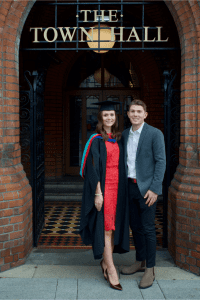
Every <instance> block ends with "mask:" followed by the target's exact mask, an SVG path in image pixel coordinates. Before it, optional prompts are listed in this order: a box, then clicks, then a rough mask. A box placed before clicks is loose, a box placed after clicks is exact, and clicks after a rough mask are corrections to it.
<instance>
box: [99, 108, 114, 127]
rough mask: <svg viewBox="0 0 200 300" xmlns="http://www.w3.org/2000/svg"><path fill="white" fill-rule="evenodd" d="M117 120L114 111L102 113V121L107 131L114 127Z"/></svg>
mask: <svg viewBox="0 0 200 300" xmlns="http://www.w3.org/2000/svg"><path fill="white" fill-rule="evenodd" d="M115 120H116V115H115V111H114V110H103V111H102V121H103V127H104V129H105V130H106V129H107V128H111V126H113V125H114V123H115Z"/></svg>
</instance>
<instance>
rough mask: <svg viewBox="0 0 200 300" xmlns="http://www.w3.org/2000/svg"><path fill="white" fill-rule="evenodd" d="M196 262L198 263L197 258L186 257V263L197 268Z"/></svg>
mask: <svg viewBox="0 0 200 300" xmlns="http://www.w3.org/2000/svg"><path fill="white" fill-rule="evenodd" d="M196 262H197V260H196V259H195V258H192V257H186V263H188V264H189V265H193V266H196Z"/></svg>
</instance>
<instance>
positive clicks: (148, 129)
mask: <svg viewBox="0 0 200 300" xmlns="http://www.w3.org/2000/svg"><path fill="white" fill-rule="evenodd" d="M127 114H128V117H129V119H130V121H131V123H132V126H131V128H128V129H126V130H124V132H123V133H122V140H123V143H124V150H125V151H124V155H125V167H126V175H127V178H128V180H127V181H128V197H129V210H130V227H131V229H132V233H133V240H134V243H135V249H136V261H135V263H134V264H133V265H131V266H128V267H123V268H122V269H121V273H122V274H125V275H130V274H134V273H136V272H139V271H144V275H143V277H142V280H141V281H140V285H139V287H140V288H142V289H144V288H148V287H150V286H152V284H153V281H154V279H155V273H154V266H155V257H156V232H155V212H156V200H157V197H158V195H160V194H162V181H163V178H164V173H165V168H166V157H165V143H164V136H163V133H162V132H161V131H160V130H159V129H157V128H155V127H152V126H150V125H148V124H147V123H145V122H144V120H145V119H146V117H147V115H148V113H147V108H146V104H145V103H144V102H143V101H141V100H133V101H132V102H131V103H130V106H129V111H128V112H127ZM145 261H146V268H145Z"/></svg>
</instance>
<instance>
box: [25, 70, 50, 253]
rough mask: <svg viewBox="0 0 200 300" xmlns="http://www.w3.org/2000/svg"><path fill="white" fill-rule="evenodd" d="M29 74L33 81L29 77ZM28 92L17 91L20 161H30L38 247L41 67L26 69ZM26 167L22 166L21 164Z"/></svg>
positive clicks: (40, 223)
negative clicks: (34, 69)
mask: <svg viewBox="0 0 200 300" xmlns="http://www.w3.org/2000/svg"><path fill="white" fill-rule="evenodd" d="M26 74H29V76H30V77H31V79H32V80H33V83H32V84H31V82H30V81H29V80H28V78H27V76H26ZM25 79H26V81H27V83H28V85H29V88H30V90H29V91H21V92H20V95H21V96H20V101H21V103H20V104H21V109H20V122H21V147H22V150H23V149H26V152H27V153H26V152H25V151H23V153H22V163H23V162H24V164H25V160H26V159H28V160H29V166H30V176H29V180H30V184H31V187H32V195H33V240H34V246H35V247H36V246H37V243H38V239H39V236H40V233H41V231H42V229H43V226H44V179H45V173H44V171H45V168H44V79H45V73H44V71H43V70H39V71H34V72H33V73H32V74H31V73H30V72H28V71H26V72H25ZM24 168H25V167H24Z"/></svg>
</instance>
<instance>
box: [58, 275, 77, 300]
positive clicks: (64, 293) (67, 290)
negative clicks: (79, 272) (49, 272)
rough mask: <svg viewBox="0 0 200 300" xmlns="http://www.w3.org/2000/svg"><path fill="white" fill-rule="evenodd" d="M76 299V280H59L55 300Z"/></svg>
mask: <svg viewBox="0 0 200 300" xmlns="http://www.w3.org/2000/svg"><path fill="white" fill-rule="evenodd" d="M76 298H77V279H71V278H68V279H59V280H58V286H57V291H56V300H57V299H76Z"/></svg>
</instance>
